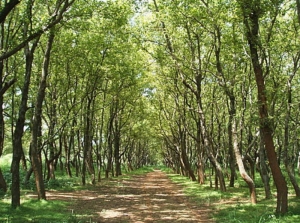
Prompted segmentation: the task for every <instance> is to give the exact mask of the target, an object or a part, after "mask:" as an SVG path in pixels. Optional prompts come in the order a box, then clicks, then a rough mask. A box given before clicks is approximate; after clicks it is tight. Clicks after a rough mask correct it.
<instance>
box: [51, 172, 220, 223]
mask: <svg viewBox="0 0 300 223" xmlns="http://www.w3.org/2000/svg"><path fill="white" fill-rule="evenodd" d="M47 199H48V200H62V201H68V202H70V206H69V210H68V211H70V212H69V213H73V215H74V216H78V218H79V219H81V218H82V216H84V217H83V219H88V222H114V223H117V222H121V223H127V222H134V223H150V222H151V223H152V222H155V223H158V222H162V223H168V222H183V223H188V222H214V220H213V219H211V218H210V212H211V210H210V209H209V207H206V206H197V205H196V204H195V203H194V202H193V201H192V200H191V199H189V198H188V197H186V196H185V195H184V194H183V191H182V188H181V187H180V186H179V185H177V184H175V183H172V182H171V180H170V179H169V178H168V177H167V175H166V174H165V173H164V172H162V171H160V170H155V171H154V172H150V173H147V174H142V175H134V176H132V177H130V178H128V179H126V178H122V179H112V180H110V181H108V182H104V183H100V184H99V185H97V186H94V187H92V188H89V190H78V191H73V192H61V191H49V192H47ZM69 213H68V214H69Z"/></svg>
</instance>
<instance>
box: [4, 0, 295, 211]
mask: <svg viewBox="0 0 300 223" xmlns="http://www.w3.org/2000/svg"><path fill="white" fill-rule="evenodd" d="M0 8H1V13H0V21H1V31H0V48H1V53H0V74H1V77H0V103H1V104H2V106H1V109H0V125H1V128H0V130H1V131H0V156H1V155H2V154H11V153H12V154H13V156H12V157H13V159H12V166H11V170H12V174H13V177H12V180H11V182H12V183H11V185H12V186H11V191H12V195H13V196H12V206H13V207H17V206H19V205H20V186H19V185H20V184H21V183H23V182H25V183H26V182H28V181H29V180H30V177H31V178H33V177H34V178H35V183H36V189H37V191H38V194H39V198H40V199H46V196H45V183H44V180H45V182H49V181H50V180H54V179H55V177H56V170H58V169H59V168H61V169H62V170H64V171H66V174H67V175H68V176H69V177H73V176H74V175H75V176H80V177H81V183H82V184H83V185H85V184H86V182H87V180H88V181H90V182H91V183H92V184H95V183H96V182H97V181H100V180H101V177H106V178H108V177H110V176H119V175H121V174H122V170H124V169H126V170H133V169H136V168H139V167H141V166H143V165H153V164H159V163H163V164H165V165H167V166H168V167H170V168H172V169H173V170H174V171H175V172H177V173H180V174H182V175H184V176H188V177H189V178H191V179H192V180H194V181H196V180H198V182H199V183H201V184H203V183H204V182H205V181H207V180H210V182H211V185H212V184H214V187H215V188H220V189H221V190H222V191H226V189H227V184H228V183H229V187H234V185H235V181H236V177H237V173H238V172H239V173H240V174H241V176H242V178H243V179H244V180H245V182H246V183H247V185H248V186H249V189H250V196H251V201H252V203H256V193H255V179H256V178H255V174H256V173H258V174H260V176H261V180H262V183H263V185H264V188H265V196H266V198H270V197H271V189H270V180H272V179H271V178H270V177H271V175H272V173H273V176H277V175H278V174H274V173H280V174H281V172H283V173H284V174H286V176H285V180H286V181H287V182H285V183H284V184H287V185H289V195H291V196H292V195H294V194H296V196H297V197H300V190H299V186H298V184H297V177H299V173H300V157H299V153H300V150H299V137H298V135H299V128H298V125H299V122H300V121H299V118H300V117H299V115H298V114H299V113H298V109H299V102H298V98H299V95H298V93H299V92H300V91H299V87H300V85H299V78H298V74H299V67H300V63H299V61H300V48H299V41H300V40H299V28H300V16H299V15H300V3H299V1H298V0H296V1H283V0H273V1H258V0H251V1H244V0H236V1H228V0H222V1H215V0H213V1H208V0H207V1H206V0H200V1H193V0H180V1H179V0H175V1H174V0H172V1H171V0H170V1H169V0H167V1H156V0H153V1H142V0H139V1H130V0H108V1H98V0H95V1H88V2H86V1H82V0H57V1H47V3H44V1H39V0H36V1H20V2H19V1H13V0H11V1H1V5H0ZM270 145H271V146H270ZM275 152H276V153H275ZM272 154H275V156H273V157H272ZM20 162H21V164H22V165H21V166H20ZM277 167H278V168H277ZM20 168H23V169H24V170H26V171H27V173H28V174H27V175H25V176H24V175H21V176H20V174H19V171H20ZM276 168H277V169H276ZM274 171H277V172H274ZM278 171H279V172H278ZM32 173H34V176H31V174H32ZM102 173H104V175H105V176H102V175H101V174H102ZM86 174H88V176H87V175H86ZM213 177H214V178H213ZM227 179H228V180H227ZM7 180H9V179H6V181H7ZM277 180H281V179H277V178H274V182H275V185H276V189H277V190H278V192H280V191H281V190H280V188H279V186H278V185H279V184H277V183H276V182H277ZM9 181H10V180H9ZM227 181H228V183H227ZM290 182H291V184H290ZM0 187H1V188H2V189H3V190H4V191H6V190H7V182H5V178H4V177H3V174H2V173H1V171H0ZM280 193H281V192H280ZM280 193H279V194H280ZM282 193H283V194H284V193H287V192H285V191H284V190H283V192H282ZM281 199H283V200H284V195H283V198H282V197H281V198H280V200H278V204H277V205H278V206H277V209H276V211H277V212H278V213H285V212H286V211H287V207H286V208H282V207H281V205H283V206H284V205H285V204H281V203H280V202H281Z"/></svg>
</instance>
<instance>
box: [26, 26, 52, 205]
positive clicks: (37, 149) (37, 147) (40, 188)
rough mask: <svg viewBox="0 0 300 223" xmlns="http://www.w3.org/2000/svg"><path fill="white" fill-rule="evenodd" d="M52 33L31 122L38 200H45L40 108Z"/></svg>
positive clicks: (50, 37)
mask: <svg viewBox="0 0 300 223" xmlns="http://www.w3.org/2000/svg"><path fill="white" fill-rule="evenodd" d="M54 36H55V35H54V31H53V30H51V31H50V34H49V38H48V42H47V48H46V51H45V55H44V61H43V70H42V75H41V79H40V84H39V88H38V95H37V99H36V104H35V110H34V117H33V120H32V139H31V163H32V168H33V172H34V176H35V183H36V188H37V193H38V198H39V199H46V192H45V185H44V180H43V173H42V159H41V142H40V139H39V138H40V136H41V127H42V107H43V101H44V98H45V91H46V83H47V76H48V74H49V63H50V54H51V48H52V44H53V41H54Z"/></svg>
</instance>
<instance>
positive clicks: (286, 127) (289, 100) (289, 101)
mask: <svg viewBox="0 0 300 223" xmlns="http://www.w3.org/2000/svg"><path fill="white" fill-rule="evenodd" d="M297 63H298V62H297ZM296 67H297V66H296ZM295 69H296V68H294V71H295V72H294V74H293V75H292V76H290V78H289V80H288V83H287V109H286V116H285V125H284V144H283V149H284V165H285V168H286V171H287V173H288V176H289V178H290V181H291V183H292V185H293V188H294V190H295V193H296V197H299V198H300V188H299V185H298V182H297V179H296V177H295V175H294V171H293V164H292V163H293V162H290V161H291V160H290V157H289V154H288V148H289V146H290V142H289V141H290V140H289V137H290V129H289V124H290V115H291V106H292V105H291V104H292V80H293V77H294V75H295V73H296V70H295Z"/></svg>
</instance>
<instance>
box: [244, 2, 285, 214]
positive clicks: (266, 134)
mask: <svg viewBox="0 0 300 223" xmlns="http://www.w3.org/2000/svg"><path fill="white" fill-rule="evenodd" d="M256 3H257V2H255V3H254V2H251V3H249V2H246V1H245V2H243V4H242V5H241V6H242V10H243V15H244V25H245V27H246V38H247V41H248V44H249V50H250V55H251V61H252V66H253V69H254V75H255V80H256V84H257V98H258V111H259V117H260V129H261V132H262V133H263V140H264V144H265V149H266V153H267V157H268V160H269V164H270V168H271V172H272V175H273V180H274V183H275V186H276V189H277V207H276V213H277V214H285V213H287V211H288V199H287V197H288V188H287V183H286V181H285V179H284V177H283V174H282V172H281V169H280V167H279V165H278V162H277V156H276V152H275V145H274V141H273V135H272V124H271V121H270V119H269V115H268V106H267V104H268V101H267V94H266V93H267V91H266V87H265V80H264V74H263V67H262V65H261V64H260V62H259V53H258V49H259V47H260V46H259V42H260V39H259V35H258V31H259V16H260V5H259V4H258V5H257V4H256Z"/></svg>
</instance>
